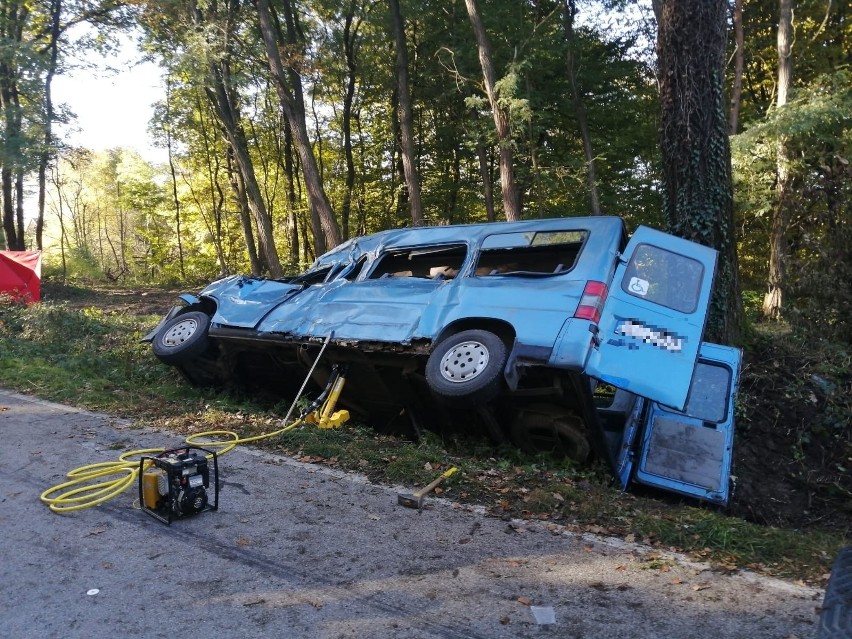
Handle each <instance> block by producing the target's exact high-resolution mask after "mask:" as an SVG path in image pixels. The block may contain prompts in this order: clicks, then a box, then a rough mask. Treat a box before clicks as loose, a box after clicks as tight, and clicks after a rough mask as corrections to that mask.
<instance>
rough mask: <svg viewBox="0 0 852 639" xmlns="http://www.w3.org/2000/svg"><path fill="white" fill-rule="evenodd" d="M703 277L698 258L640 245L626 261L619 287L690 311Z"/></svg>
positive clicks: (696, 304) (656, 301) (673, 307)
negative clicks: (625, 268)
mask: <svg viewBox="0 0 852 639" xmlns="http://www.w3.org/2000/svg"><path fill="white" fill-rule="evenodd" d="M703 278H704V266H703V265H702V264H701V262H699V261H698V260H694V259H692V258H690V257H686V256H684V255H680V254H678V253H672V252H671V251H667V250H665V249H662V248H660V247H658V246H652V245H650V244H640V245H639V246H637V247H636V250H635V251H634V252H633V256H632V257H631V258H630V262H629V263H628V264H627V270H626V271H625V273H624V279H622V281H621V288H622V290H623V291H624V292H625V293H628V294H630V295H632V296H633V297H638V298H641V299H644V300H648V301H649V302H653V303H654V304H659V305H661V306H665V307H667V308H671V309H674V310H676V311H680V312H681V313H694V312H695V309H696V308H697V306H698V298H699V296H700V295H701V283H702V281H703Z"/></svg>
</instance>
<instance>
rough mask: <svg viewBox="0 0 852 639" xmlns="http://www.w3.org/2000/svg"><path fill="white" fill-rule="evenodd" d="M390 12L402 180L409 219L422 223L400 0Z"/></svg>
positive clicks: (395, 0) (393, 1)
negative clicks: (406, 193) (406, 194)
mask: <svg viewBox="0 0 852 639" xmlns="http://www.w3.org/2000/svg"><path fill="white" fill-rule="evenodd" d="M388 4H389V5H390V14H391V32H392V33H393V41H394V46H395V47H396V86H397V96H398V99H399V109H398V111H397V117H398V118H399V133H400V142H401V144H400V146H401V147H402V167H403V171H404V173H405V184H406V188H408V206H409V208H410V209H411V223H412V224H413V225H414V226H420V225H421V224H423V204H422V203H421V201H420V177H419V176H418V174H417V166H416V164H415V157H414V124H413V119H412V116H411V90H410V88H409V85H408V47H407V45H406V43H405V24H404V21H403V19H402V13H401V12H400V10H399V0H388Z"/></svg>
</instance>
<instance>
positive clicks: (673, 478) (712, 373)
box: [635, 343, 741, 504]
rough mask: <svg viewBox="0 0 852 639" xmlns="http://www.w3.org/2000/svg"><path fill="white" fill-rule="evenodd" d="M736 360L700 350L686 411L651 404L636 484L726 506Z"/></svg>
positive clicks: (735, 355) (727, 351) (725, 352)
mask: <svg viewBox="0 0 852 639" xmlns="http://www.w3.org/2000/svg"><path fill="white" fill-rule="evenodd" d="M740 358H741V353H740V350H739V349H737V348H731V347H729V346H718V345H716V344H707V343H705V344H702V345H701V356H700V357H699V359H698V365H697V367H696V371H695V380H694V381H693V383H692V388H691V389H690V392H689V401H688V402H687V404H686V409H685V410H684V411H683V412H680V411H673V410H671V409H669V408H666V407H664V406H660V405H659V404H653V403H652V404H651V406H650V407H649V410H648V415H647V418H646V419H647V421H646V426H645V431H644V433H643V435H642V440H641V443H640V452H639V464H638V466H637V468H636V472H635V480H636V481H637V482H638V483H640V484H646V485H648V486H655V487H657V488H662V489H664V490H669V491H672V492H676V493H680V494H682V495H688V496H690V497H697V498H699V499H706V500H707V501H712V502H714V503H718V504H727V503H728V498H729V487H730V477H731V458H732V452H733V451H732V449H733V444H734V395H735V393H736V389H737V381H738V377H739V371H740Z"/></svg>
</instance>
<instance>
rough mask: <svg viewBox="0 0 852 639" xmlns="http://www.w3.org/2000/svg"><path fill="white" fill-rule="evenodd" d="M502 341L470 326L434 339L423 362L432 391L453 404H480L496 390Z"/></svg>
mask: <svg viewBox="0 0 852 639" xmlns="http://www.w3.org/2000/svg"><path fill="white" fill-rule="evenodd" d="M506 357H507V351H506V345H505V344H504V343H503V340H501V339H500V338H499V337H497V336H496V335H495V334H494V333H491V332H490V331H486V330H481V329H472V330H467V331H461V332H460V333H456V334H454V335H450V336H449V337H447V338H446V339H445V340H443V341H441V342H439V343H438V345H437V346H436V347H435V349H434V350H433V351H432V354H431V355H429V360H428V361H427V362H426V381H427V383H428V384H429V388H430V389H431V390H432V392H433V393H434V394H435V395H437V396H439V397H441V398H443V399H445V400H448V401H450V402H452V403H453V404H455V405H458V404H461V403H469V404H470V407H471V408H475V407H477V406H481V405H482V404H484V403H486V402H488V401H489V400H491V399H494V397H496V396H497V394H498V393H499V392H500V388H501V384H502V378H503V368H504V367H505V365H506Z"/></svg>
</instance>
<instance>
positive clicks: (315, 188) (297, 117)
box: [257, 0, 340, 248]
mask: <svg viewBox="0 0 852 639" xmlns="http://www.w3.org/2000/svg"><path fill="white" fill-rule="evenodd" d="M284 10H285V12H286V13H287V16H286V17H289V18H290V19H289V20H288V21H287V30H288V34H289V35H288V44H290V45H294V44H296V42H295V29H294V25H293V20H292V11H291V7H290V0H285V1H284ZM257 16H258V21H259V23H260V32H261V35H262V37H263V43H264V46H265V49H266V57H267V59H268V61H269V69H270V72H271V74H272V79H273V81H274V83H275V89H276V91H277V92H278V99H279V101H280V102H281V109H282V111H284V116H285V117H286V118H287V121H288V122H289V123H290V129H291V132H292V134H293V140H294V142H295V145H296V152H297V153H298V154H299V161H300V163H301V165H302V175H303V177H304V179H305V186H306V188H307V189H308V200H309V202H310V205H311V208H312V209H313V210H315V211H316V213H317V214H318V215H319V218H320V220H321V222H322V228H323V231H324V232H325V240H326V244H327V245H328V247H329V248H333V247H335V246H337V245H338V244H340V229H339V228H338V226H337V220H336V219H335V217H334V211H332V210H331V205H330V204H329V202H328V198H327V197H326V194H325V191H324V190H323V186H322V180H321V179H320V174H319V169H318V167H317V161H316V158H315V157H314V154H313V150H312V149H311V141H310V138H309V137H308V129H307V124H306V119H305V107H304V100H303V98H302V82H301V78H299V76H298V74H297V73H296V72H295V71H293V70H292V69H291V71H292V73H291V74H290V79H291V82H292V83H293V93H292V94H291V92H290V89H288V88H287V85H286V83H285V78H284V76H285V71H284V64H283V62H282V61H281V53H280V51H279V49H278V42H279V34H280V29H278V28H276V25H275V24H273V13H272V11H271V9H270V6H269V1H268V0H257ZM314 239H315V240H316V238H314Z"/></svg>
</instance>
